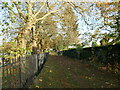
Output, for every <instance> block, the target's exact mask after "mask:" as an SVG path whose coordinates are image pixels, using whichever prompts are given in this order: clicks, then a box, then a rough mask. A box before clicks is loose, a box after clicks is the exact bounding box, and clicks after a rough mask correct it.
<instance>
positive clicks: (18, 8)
mask: <svg viewBox="0 0 120 90" xmlns="http://www.w3.org/2000/svg"><path fill="white" fill-rule="evenodd" d="M13 3H14V4H15V6H16V8H17V11H18V13H19V15H20V16H21V17H23V18H24V19H26V16H25V15H24V14H23V13H22V11H21V9H20V7H19V5H18V4H17V3H16V2H13Z"/></svg>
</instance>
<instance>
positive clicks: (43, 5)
mask: <svg viewBox="0 0 120 90" xmlns="http://www.w3.org/2000/svg"><path fill="white" fill-rule="evenodd" d="M46 2H47V0H45V3H44V4H43V5H42V6H41V7H40V9H39V10H38V11H37V12H36V13H35V15H34V16H35V17H36V16H37V15H38V14H39V13H40V11H41V10H42V9H43V7H44V6H45V4H46Z"/></svg>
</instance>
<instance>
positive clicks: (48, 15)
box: [37, 9, 61, 21]
mask: <svg viewBox="0 0 120 90" xmlns="http://www.w3.org/2000/svg"><path fill="white" fill-rule="evenodd" d="M60 10H61V9H58V10H55V11H51V12H49V13H47V14H46V15H44V16H43V17H42V18H39V19H37V21H39V20H43V19H44V18H46V17H47V16H49V15H50V14H52V13H55V12H58V11H60Z"/></svg>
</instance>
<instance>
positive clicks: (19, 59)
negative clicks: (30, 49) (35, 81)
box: [18, 57, 22, 88]
mask: <svg viewBox="0 0 120 90" xmlns="http://www.w3.org/2000/svg"><path fill="white" fill-rule="evenodd" d="M18 61H19V81H20V85H19V86H20V88H22V82H21V58H20V57H18Z"/></svg>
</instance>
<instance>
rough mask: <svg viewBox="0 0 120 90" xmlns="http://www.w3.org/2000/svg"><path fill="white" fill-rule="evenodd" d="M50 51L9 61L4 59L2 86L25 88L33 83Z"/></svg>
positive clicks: (0, 67)
mask: <svg viewBox="0 0 120 90" xmlns="http://www.w3.org/2000/svg"><path fill="white" fill-rule="evenodd" d="M47 56H48V53H44V54H35V55H30V56H25V57H19V58H14V59H12V60H11V61H10V62H9V63H8V62H7V63H6V61H7V60H5V59H3V60H2V66H0V69H2V88H24V87H28V86H29V85H30V84H32V82H33V80H34V78H35V77H36V76H37V75H38V74H39V73H40V71H41V69H42V67H43V65H44V63H45V62H46V60H47Z"/></svg>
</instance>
